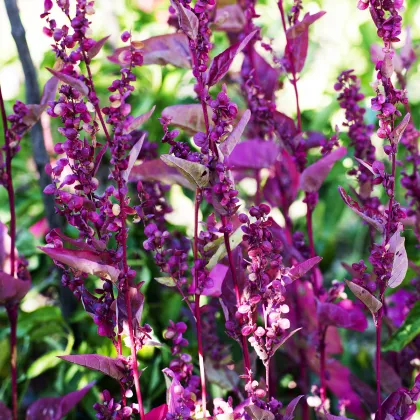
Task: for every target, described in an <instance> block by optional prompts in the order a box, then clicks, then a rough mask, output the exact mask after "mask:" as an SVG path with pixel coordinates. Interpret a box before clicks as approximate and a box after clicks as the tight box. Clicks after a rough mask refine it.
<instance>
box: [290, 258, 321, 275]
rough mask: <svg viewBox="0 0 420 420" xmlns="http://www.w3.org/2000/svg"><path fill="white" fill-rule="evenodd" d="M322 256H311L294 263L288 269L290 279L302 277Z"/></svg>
mask: <svg viewBox="0 0 420 420" xmlns="http://www.w3.org/2000/svg"><path fill="white" fill-rule="evenodd" d="M321 260H322V257H313V258H309V260H306V261H303V262H301V263H298V264H296V265H295V266H294V267H292V268H291V269H290V271H289V276H290V277H291V279H292V280H297V279H300V278H301V277H303V276H304V275H305V274H306V273H307V272H308V271H309V270H312V268H313V267H315V266H316V265H317V264H318V263H319V262H320V261H321Z"/></svg>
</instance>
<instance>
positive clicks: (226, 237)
mask: <svg viewBox="0 0 420 420" xmlns="http://www.w3.org/2000/svg"><path fill="white" fill-rule="evenodd" d="M222 225H223V227H226V225H227V217H226V216H222ZM223 237H224V241H225V247H226V252H227V255H228V260H229V268H230V272H231V274H232V279H233V287H234V289H235V295H236V304H237V306H238V307H239V306H240V305H241V293H240V291H239V283H238V278H237V277H236V267H235V264H234V262H233V255H232V250H231V249H230V242H229V233H227V232H224V233H223ZM241 341H242V350H243V352H244V365H245V369H246V372H247V373H248V372H249V371H250V370H251V361H250V358H249V349H248V341H247V339H246V337H245V336H242V337H241Z"/></svg>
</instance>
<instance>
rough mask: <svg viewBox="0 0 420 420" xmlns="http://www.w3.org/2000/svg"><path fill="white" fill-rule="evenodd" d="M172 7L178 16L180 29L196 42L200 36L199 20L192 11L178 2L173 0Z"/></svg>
mask: <svg viewBox="0 0 420 420" xmlns="http://www.w3.org/2000/svg"><path fill="white" fill-rule="evenodd" d="M171 4H172V7H173V8H174V9H175V10H176V12H177V15H178V23H179V27H180V28H181V29H182V31H183V32H184V33H185V35H187V36H188V38H190V39H193V40H196V39H197V35H198V18H197V16H196V15H195V14H194V12H193V11H192V10H189V9H186V8H185V7H184V6H183V5H182V4H181V3H179V1H178V0H171Z"/></svg>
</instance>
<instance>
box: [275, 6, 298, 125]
mask: <svg viewBox="0 0 420 420" xmlns="http://www.w3.org/2000/svg"><path fill="white" fill-rule="evenodd" d="M277 5H278V8H279V11H280V16H281V22H282V25H283V30H284V34H285V36H286V42H287V27H286V19H285V14H284V8H283V0H279V1H278V3H277ZM286 54H287V55H288V58H289V63H290V67H291V68H290V70H291V73H292V80H291V81H290V83H291V84H292V85H293V89H294V91H295V99H296V114H297V129H298V132H299V133H301V132H302V113H301V111H300V105H299V92H298V88H297V81H298V79H297V77H296V70H295V62H294V60H293V54H292V51H290V49H289V48H288V46H287V44H286Z"/></svg>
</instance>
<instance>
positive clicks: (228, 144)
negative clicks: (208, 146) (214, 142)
mask: <svg viewBox="0 0 420 420" xmlns="http://www.w3.org/2000/svg"><path fill="white" fill-rule="evenodd" d="M250 118H251V111H250V110H249V109H247V110H246V111H245V112H244V113H243V115H242V117H241V119H240V120H239V122H238V124H236V126H235V128H234V129H233V130H232V132H231V133H230V134H229V136H228V138H227V139H226V140H225V141H224V142H223V143H222V144H221V145H220V150H221V152H222V153H223V155H224V156H225V157H227V156H229V155H230V154H231V153H232V151H233V149H234V148H235V147H236V145H237V144H238V143H239V142H240V140H241V136H242V134H243V132H244V130H245V128H246V125H247V124H248V121H249V119H250Z"/></svg>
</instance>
